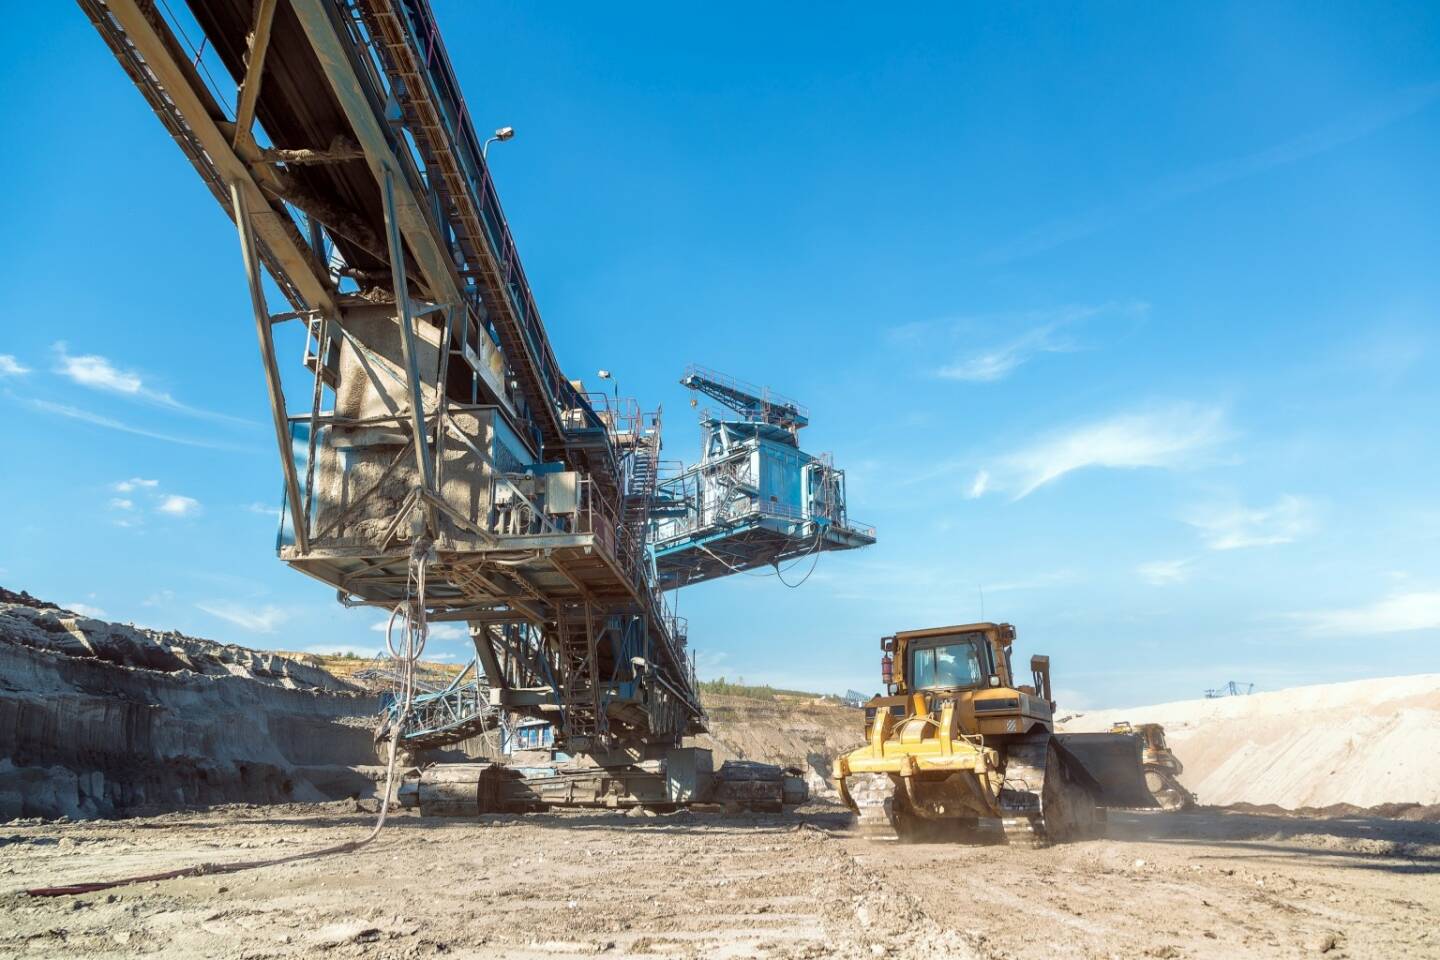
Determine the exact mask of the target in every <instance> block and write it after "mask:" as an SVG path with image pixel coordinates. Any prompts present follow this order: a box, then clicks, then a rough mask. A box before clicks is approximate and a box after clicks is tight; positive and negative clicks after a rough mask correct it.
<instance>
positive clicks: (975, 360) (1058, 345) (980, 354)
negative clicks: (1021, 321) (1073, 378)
mask: <svg viewBox="0 0 1440 960" xmlns="http://www.w3.org/2000/svg"><path fill="white" fill-rule="evenodd" d="M1062 323H1063V321H1058V320H1057V321H1053V322H1051V323H1047V324H1044V325H1043V326H1039V327H1035V328H1033V329H1031V330H1027V331H1026V332H1025V333H1023V334H1021V335H1020V336H1018V337H1016V338H1015V339H1013V340H1010V341H1008V342H1006V343H1002V344H1000V345H999V346H995V347H990V348H988V349H985V350H980V351H977V352H975V353H972V354H970V355H969V356H966V357H963V358H961V359H960V360H957V361H955V362H954V363H951V364H947V365H945V366H943V367H941V368H940V369H939V370H937V371H936V375H937V376H939V377H940V378H941V379H943V380H963V381H965V382H967V383H994V382H995V381H997V380H1003V379H1005V378H1006V377H1007V376H1009V375H1010V374H1011V373H1012V372H1013V371H1014V370H1015V368H1016V367H1019V366H1020V365H1021V364H1023V363H1025V362H1026V361H1028V360H1029V359H1030V358H1031V357H1033V356H1035V355H1036V354H1038V353H1065V352H1069V351H1071V350H1074V349H1075V346H1074V345H1073V344H1072V343H1071V342H1070V341H1069V340H1067V339H1063V338H1061V337H1058V336H1057V334H1056V332H1057V331H1058V330H1059V328H1060V326H1061V325H1062Z"/></svg>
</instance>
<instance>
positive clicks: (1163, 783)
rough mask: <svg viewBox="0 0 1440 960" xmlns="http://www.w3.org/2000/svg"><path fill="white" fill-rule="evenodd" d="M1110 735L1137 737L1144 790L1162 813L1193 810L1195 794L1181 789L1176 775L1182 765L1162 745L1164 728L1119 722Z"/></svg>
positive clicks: (1178, 777)
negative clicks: (1143, 777) (1139, 746)
mask: <svg viewBox="0 0 1440 960" xmlns="http://www.w3.org/2000/svg"><path fill="white" fill-rule="evenodd" d="M1110 732H1111V733H1118V734H1128V735H1131V736H1135V737H1138V738H1139V739H1140V743H1141V745H1142V751H1143V753H1142V757H1143V762H1144V764H1145V786H1146V788H1148V789H1149V791H1150V795H1151V796H1152V797H1154V798H1155V802H1156V803H1157V804H1159V805H1160V808H1161V809H1162V810H1188V809H1190V808H1191V807H1194V806H1195V794H1193V793H1191V792H1190V791H1189V790H1186V789H1185V786H1184V784H1182V783H1181V782H1180V774H1182V773H1184V772H1185V765H1184V764H1183V763H1181V762H1180V758H1179V757H1177V756H1175V752H1174V751H1173V750H1171V749H1170V746H1169V744H1167V743H1166V742H1165V728H1164V727H1162V726H1161V725H1160V724H1158V723H1135V724H1131V723H1127V722H1123V721H1122V722H1120V723H1117V724H1114V725H1112V726H1111V727H1110Z"/></svg>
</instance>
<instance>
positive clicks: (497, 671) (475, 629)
mask: <svg viewBox="0 0 1440 960" xmlns="http://www.w3.org/2000/svg"><path fill="white" fill-rule="evenodd" d="M490 631H491V626H490V624H476V623H472V624H470V642H471V643H473V644H474V645H475V657H476V659H478V660H479V661H480V666H481V667H483V668H484V669H485V679H487V680H489V681H490V689H491V690H503V689H505V688H506V687H508V686H509V685H510V681H509V679H508V678H507V677H506V676H505V671H504V670H502V669H501V668H500V660H499V659H498V658H497V657H496V656H495V641H494V639H493V637H492V636H491V634H490Z"/></svg>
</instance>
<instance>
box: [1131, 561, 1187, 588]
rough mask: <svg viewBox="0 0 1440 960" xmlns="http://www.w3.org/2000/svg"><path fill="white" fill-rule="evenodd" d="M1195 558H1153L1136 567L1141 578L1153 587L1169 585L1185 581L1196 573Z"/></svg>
mask: <svg viewBox="0 0 1440 960" xmlns="http://www.w3.org/2000/svg"><path fill="white" fill-rule="evenodd" d="M1194 563H1195V562H1194V561H1193V560H1152V561H1151V562H1149V563H1142V564H1140V566H1138V567H1136V568H1135V572H1136V573H1137V574H1139V575H1140V579H1141V580H1144V581H1145V582H1146V583H1148V584H1150V586H1152V587H1168V586H1171V585H1173V584H1177V583H1184V582H1185V581H1186V580H1189V579H1190V576H1191V574H1192V573H1194V569H1193V567H1194Z"/></svg>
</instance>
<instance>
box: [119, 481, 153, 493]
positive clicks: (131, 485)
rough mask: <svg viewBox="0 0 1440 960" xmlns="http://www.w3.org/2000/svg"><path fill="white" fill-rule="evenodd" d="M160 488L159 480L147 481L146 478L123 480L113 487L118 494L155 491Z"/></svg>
mask: <svg viewBox="0 0 1440 960" xmlns="http://www.w3.org/2000/svg"><path fill="white" fill-rule="evenodd" d="M158 486H160V481H159V480H146V479H145V478H144V477H131V478H130V479H129V480H121V481H120V482H119V483H115V484H112V485H111V488H112V489H113V490H114V491H115V492H116V493H133V492H135V491H136V490H154V489H155V488H156V487H158Z"/></svg>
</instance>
